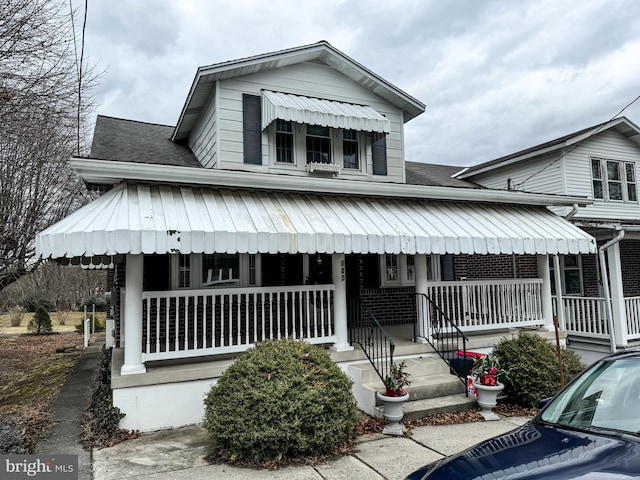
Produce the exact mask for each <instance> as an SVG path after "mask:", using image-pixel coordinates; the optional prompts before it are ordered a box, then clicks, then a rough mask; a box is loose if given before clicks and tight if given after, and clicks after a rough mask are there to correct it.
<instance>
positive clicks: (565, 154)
mask: <svg viewBox="0 0 640 480" xmlns="http://www.w3.org/2000/svg"><path fill="white" fill-rule="evenodd" d="M638 100H640V95H638V96H637V97H636V98H634V99H633V100H631V101H630V102H629V103H627V104H626V105H625V106H624V107H623V108H622V110H620V111H619V112H618V113H616V114H615V115H614V116H613V117H611V118H610V119H609V120H608V121H606V122H604V123H603V124H601V125H600V126H599V127H598V128H596V129H595V130H594V131H593V132H591V134H590V135H589V136H588V137H586V138H583V139H582V140H580V141H579V142H578V143H576V144H575V145H573V146H572V147H571V148H570V149H569V150H567V151H566V152H564V153H563V154H562V155H560V157H558V158H556V159H555V160H553V161H552V162H550V163H548V164H547V165H545V166H544V167H542V168H541V169H540V170H538V171H537V172H534V173H532V174H531V175H529V176H528V177H527V178H525V179H524V180H523V181H522V182H520V183H517V184H516V185H514V187H515V188H516V189H517V188H519V187H522V186H523V185H524V184H525V183H527V182H528V181H529V180H531V179H532V178H533V177H535V176H536V175H538V174H540V173H542V172H544V171H545V170H546V169H547V168H549V167H551V166H553V165H554V164H556V163H558V162H559V161H560V160H562V159H563V158H564V157H566V156H567V155H569V154H570V153H571V152H573V151H574V150H575V149H576V148H578V147H579V146H580V145H582V144H583V143H584V142H586V141H587V140H589V139H590V138H591V137H593V136H594V135H596V134H597V133H598V132H599V131H600V130H602V129H603V128H604V126H605V125H607V124H608V123H609V122H611V121H612V120H614V119H615V118H617V117H618V116H619V115H621V114H622V112H624V111H625V110H626V109H627V108H629V107H630V106H631V105H633V104H634V103H636V102H637V101H638Z"/></svg>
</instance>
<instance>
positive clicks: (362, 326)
mask: <svg viewBox="0 0 640 480" xmlns="http://www.w3.org/2000/svg"><path fill="white" fill-rule="evenodd" d="M347 306H348V307H347V308H348V309H349V311H348V313H347V318H348V319H349V320H348V322H349V343H351V344H352V345H353V344H354V343H356V344H358V345H360V348H362V351H363V352H364V354H365V355H366V356H367V358H368V359H369V362H370V363H371V365H372V366H373V369H374V370H375V371H376V373H377V374H378V376H379V377H380V380H382V381H383V382H384V378H385V377H386V376H387V375H388V374H389V372H390V370H391V365H392V364H393V351H394V350H395V343H394V342H393V340H392V339H391V337H390V336H389V335H388V334H387V332H385V330H384V328H382V326H381V325H380V323H379V322H378V319H377V318H376V317H375V315H374V314H373V312H371V309H370V308H369V307H367V306H366V305H365V304H364V303H362V301H361V300H360V298H359V297H356V296H350V297H348V298H347Z"/></svg>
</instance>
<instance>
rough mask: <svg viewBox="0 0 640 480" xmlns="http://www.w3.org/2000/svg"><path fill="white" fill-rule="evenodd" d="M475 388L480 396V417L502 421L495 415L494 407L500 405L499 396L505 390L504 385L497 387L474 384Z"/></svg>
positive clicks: (499, 384) (500, 384)
mask: <svg viewBox="0 0 640 480" xmlns="http://www.w3.org/2000/svg"><path fill="white" fill-rule="evenodd" d="M473 386H474V387H475V388H476V392H477V395H478V405H479V406H480V408H481V410H480V415H482V416H483V417H484V419H485V420H500V417H499V416H498V415H496V414H495V413H493V407H495V406H496V403H498V394H499V393H500V392H501V391H502V390H503V389H504V385H503V384H502V383H498V384H496V385H481V384H479V383H476V382H474V383H473Z"/></svg>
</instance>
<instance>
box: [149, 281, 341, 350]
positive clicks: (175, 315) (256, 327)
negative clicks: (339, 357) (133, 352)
mask: <svg viewBox="0 0 640 480" xmlns="http://www.w3.org/2000/svg"><path fill="white" fill-rule="evenodd" d="M333 290H334V286H333V285H301V286H287V287H264V288H263V287H253V288H225V289H202V290H178V291H176V290H173V291H165V292H144V293H143V294H142V304H143V319H142V324H143V348H142V357H143V362H146V361H149V360H164V359H170V358H185V357H196V356H204V355H217V354H224V353H235V352H241V351H244V350H247V349H248V348H250V347H251V346H252V345H254V344H255V343H256V342H258V341H260V340H265V339H279V338H294V339H303V338H304V339H305V340H307V341H309V342H310V343H334V342H335V341H336V337H335V335H334V326H333Z"/></svg>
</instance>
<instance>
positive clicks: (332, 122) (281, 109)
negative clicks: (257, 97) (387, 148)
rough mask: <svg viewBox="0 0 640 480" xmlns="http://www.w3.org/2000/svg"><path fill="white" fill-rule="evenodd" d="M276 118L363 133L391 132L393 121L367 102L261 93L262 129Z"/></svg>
mask: <svg viewBox="0 0 640 480" xmlns="http://www.w3.org/2000/svg"><path fill="white" fill-rule="evenodd" d="M274 120H285V121H291V122H297V123H305V124H308V125H321V126H323V127H333V128H344V129H347V130H358V131H364V132H376V133H389V132H390V131H391V122H390V121H389V120H388V119H387V118H386V117H384V115H382V114H380V113H378V112H377V111H375V110H374V109H373V108H371V107H368V106H365V105H354V104H351V103H344V102H335V101H332V100H323V99H319V98H311V97H303V96H301V95H292V94H289V93H280V92H271V91H268V90H264V91H263V92H262V129H263V130H264V129H265V128H267V127H268V126H269V125H271V123H272V122H273V121H274Z"/></svg>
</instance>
